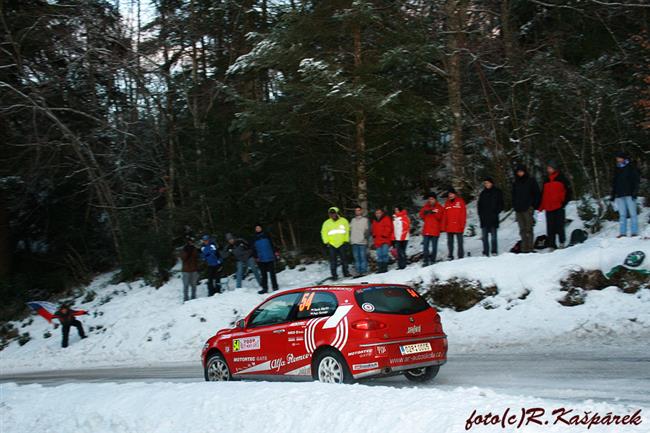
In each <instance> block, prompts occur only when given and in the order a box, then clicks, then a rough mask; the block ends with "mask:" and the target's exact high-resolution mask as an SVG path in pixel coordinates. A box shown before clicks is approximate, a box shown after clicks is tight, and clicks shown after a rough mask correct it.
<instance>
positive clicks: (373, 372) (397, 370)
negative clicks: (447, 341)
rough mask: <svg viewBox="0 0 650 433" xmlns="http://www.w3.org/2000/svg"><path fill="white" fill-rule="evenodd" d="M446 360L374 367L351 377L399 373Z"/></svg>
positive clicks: (359, 377) (439, 363) (431, 365)
mask: <svg viewBox="0 0 650 433" xmlns="http://www.w3.org/2000/svg"><path fill="white" fill-rule="evenodd" d="M446 362H447V360H446V359H442V360H437V361H427V362H420V363H417V364H403V365H398V366H395V367H390V366H387V367H383V368H376V369H373V370H368V371H364V372H363V373H358V374H353V375H352V377H354V378H355V379H363V378H367V377H378V376H392V375H394V374H400V373H402V372H403V371H406V370H413V369H415V368H425V367H433V366H435V365H443V364H444V363H446Z"/></svg>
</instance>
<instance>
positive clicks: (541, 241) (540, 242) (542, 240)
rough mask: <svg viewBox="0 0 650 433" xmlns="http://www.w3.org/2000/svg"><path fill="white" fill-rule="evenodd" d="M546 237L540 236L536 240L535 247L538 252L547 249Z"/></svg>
mask: <svg viewBox="0 0 650 433" xmlns="http://www.w3.org/2000/svg"><path fill="white" fill-rule="evenodd" d="M546 240H547V238H546V235H539V236H537V237H536V238H535V244H534V247H535V249H536V250H543V249H544V248H546Z"/></svg>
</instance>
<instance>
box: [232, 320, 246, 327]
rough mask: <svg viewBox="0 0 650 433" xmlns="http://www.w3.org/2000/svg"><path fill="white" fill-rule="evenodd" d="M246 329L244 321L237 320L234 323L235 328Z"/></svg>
mask: <svg viewBox="0 0 650 433" xmlns="http://www.w3.org/2000/svg"><path fill="white" fill-rule="evenodd" d="M245 327H246V320H244V319H239V320H238V321H236V322H235V328H239V329H244V328H245Z"/></svg>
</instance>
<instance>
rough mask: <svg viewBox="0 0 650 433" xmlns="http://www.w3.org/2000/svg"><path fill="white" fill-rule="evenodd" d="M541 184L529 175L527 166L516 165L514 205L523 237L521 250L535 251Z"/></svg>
mask: <svg viewBox="0 0 650 433" xmlns="http://www.w3.org/2000/svg"><path fill="white" fill-rule="evenodd" d="M539 199H540V193H539V185H537V181H536V180H535V179H533V178H532V177H530V176H529V174H528V171H527V170H526V167H524V166H523V165H517V166H516V167H515V179H514V181H513V182H512V207H513V208H514V210H515V215H516V217H517V225H518V226H519V236H520V237H521V252H522V253H530V252H533V251H534V250H533V243H534V235H533V227H534V219H533V213H534V212H535V209H537V208H538V207H539Z"/></svg>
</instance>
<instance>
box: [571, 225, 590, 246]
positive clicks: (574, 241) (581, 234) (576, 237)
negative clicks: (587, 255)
mask: <svg viewBox="0 0 650 433" xmlns="http://www.w3.org/2000/svg"><path fill="white" fill-rule="evenodd" d="M588 237H589V234H588V233H587V232H586V231H584V230H582V229H575V230H574V231H572V232H571V239H570V240H569V246H573V245H578V244H581V243H583V242H584V241H586V240H587V238H588Z"/></svg>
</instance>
